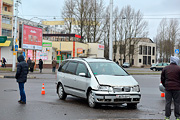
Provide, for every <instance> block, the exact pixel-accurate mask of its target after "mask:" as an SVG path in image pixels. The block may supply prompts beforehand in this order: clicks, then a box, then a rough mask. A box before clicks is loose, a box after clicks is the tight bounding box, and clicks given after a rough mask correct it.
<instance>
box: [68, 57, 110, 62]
mask: <svg viewBox="0 0 180 120" xmlns="http://www.w3.org/2000/svg"><path fill="white" fill-rule="evenodd" d="M67 60H71V61H82V62H88V63H89V62H113V61H111V60H107V59H104V58H102V59H101V58H74V59H67Z"/></svg>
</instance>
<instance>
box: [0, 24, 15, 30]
mask: <svg viewBox="0 0 180 120" xmlns="http://www.w3.org/2000/svg"><path fill="white" fill-rule="evenodd" d="M12 27H13V26H12V24H6V23H2V29H7V30H12Z"/></svg>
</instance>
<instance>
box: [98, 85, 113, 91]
mask: <svg viewBox="0 0 180 120" xmlns="http://www.w3.org/2000/svg"><path fill="white" fill-rule="evenodd" d="M99 90H100V91H108V92H112V91H113V88H112V87H110V86H99Z"/></svg>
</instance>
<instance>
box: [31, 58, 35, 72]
mask: <svg viewBox="0 0 180 120" xmlns="http://www.w3.org/2000/svg"><path fill="white" fill-rule="evenodd" d="M34 65H35V62H34V61H33V60H32V61H31V64H30V71H31V72H33V71H34Z"/></svg>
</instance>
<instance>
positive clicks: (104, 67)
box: [89, 62, 128, 76]
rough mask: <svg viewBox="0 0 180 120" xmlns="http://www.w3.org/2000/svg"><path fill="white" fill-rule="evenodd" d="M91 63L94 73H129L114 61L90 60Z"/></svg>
mask: <svg viewBox="0 0 180 120" xmlns="http://www.w3.org/2000/svg"><path fill="white" fill-rule="evenodd" d="M89 65H90V67H91V69H92V72H93V73H94V75H115V76H126V75H128V74H127V73H126V72H125V71H124V70H123V69H122V68H121V67H120V66H119V65H117V64H116V63H114V62H90V63H89Z"/></svg>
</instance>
